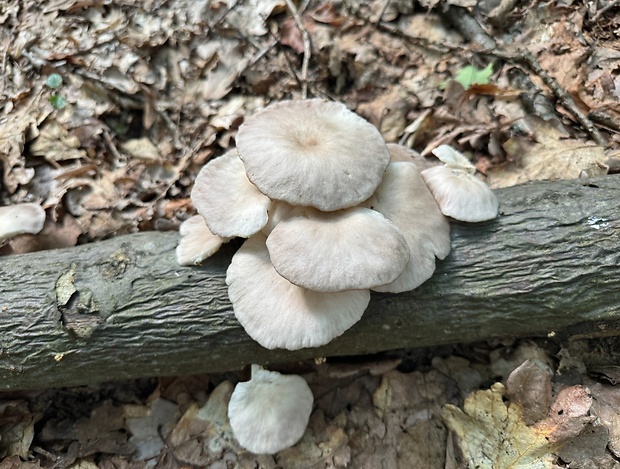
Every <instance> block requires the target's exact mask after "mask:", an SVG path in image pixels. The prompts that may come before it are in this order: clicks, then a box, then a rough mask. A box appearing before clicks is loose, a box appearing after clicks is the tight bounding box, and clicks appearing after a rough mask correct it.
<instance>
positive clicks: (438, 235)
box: [366, 162, 450, 293]
mask: <svg viewBox="0 0 620 469" xmlns="http://www.w3.org/2000/svg"><path fill="white" fill-rule="evenodd" d="M366 205H370V207H371V208H373V209H374V210H376V211H378V212H380V213H381V214H383V215H384V216H385V217H386V218H387V219H388V220H390V221H391V222H392V223H394V224H395V225H396V226H397V227H398V228H399V229H400V230H401V232H402V233H403V235H404V236H405V239H406V240H407V245H408V246H409V251H410V257H409V262H408V263H407V265H406V266H405V270H404V271H403V273H402V274H400V275H399V276H398V278H397V279H396V280H394V281H393V282H392V283H390V284H387V285H383V286H379V287H375V288H372V290H375V291H380V292H390V293H400V292H404V291H409V290H413V289H414V288H417V287H419V286H420V285H421V284H422V283H424V282H425V281H426V280H428V279H429V278H431V276H432V275H433V272H434V271H435V257H438V258H439V259H443V258H444V257H446V256H447V255H448V254H449V253H450V222H449V221H448V219H447V218H446V217H445V216H444V215H443V214H442V213H441V211H440V210H439V206H438V205H437V202H435V199H434V198H433V195H432V194H431V193H430V191H429V190H428V187H427V186H426V184H425V183H424V180H423V179H422V177H421V176H420V173H419V171H418V170H417V169H416V167H415V166H414V164H413V163H404V162H403V163H400V162H399V163H390V165H389V166H388V168H387V170H386V172H385V176H384V177H383V182H382V183H381V185H380V186H379V187H378V188H377V190H376V191H375V193H374V194H373V196H372V197H371V198H370V199H369V200H368V201H367V202H366Z"/></svg>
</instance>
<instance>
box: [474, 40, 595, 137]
mask: <svg viewBox="0 0 620 469" xmlns="http://www.w3.org/2000/svg"><path fill="white" fill-rule="evenodd" d="M486 53H489V54H492V55H500V56H502V55H503V56H504V57H503V58H506V59H509V60H513V61H520V62H522V63H525V64H526V65H527V66H528V67H529V68H530V69H531V70H532V71H533V72H534V73H535V74H536V75H538V76H539V77H540V78H541V80H542V81H544V82H545V84H546V85H547V86H548V87H549V88H550V89H551V91H553V93H554V94H555V95H556V97H557V98H558V100H559V101H560V103H562V106H564V107H565V108H566V109H567V110H568V111H569V112H570V113H571V114H572V115H573V116H575V119H577V121H578V122H579V123H580V124H581V125H582V126H583V127H584V128H585V129H586V131H587V132H588V134H590V137H592V140H594V141H595V142H596V143H597V144H598V145H607V140H606V139H605V137H604V136H603V134H601V133H600V132H599V131H598V129H597V128H596V126H595V125H594V124H593V123H592V121H591V120H590V119H588V116H586V115H585V114H584V113H583V112H581V109H579V107H578V106H577V105H576V104H575V101H574V100H573V98H571V97H570V95H569V94H568V93H567V92H566V91H564V88H562V87H561V86H560V84H559V83H558V82H557V80H556V79H555V78H553V77H552V76H551V75H549V74H548V73H547V71H546V70H545V69H544V68H542V66H541V65H540V64H539V63H538V60H536V58H535V57H534V56H533V55H532V53H531V52H530V51H523V52H521V53H520V54H498V53H497V51H488V52H486Z"/></svg>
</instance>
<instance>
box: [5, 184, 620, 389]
mask: <svg viewBox="0 0 620 469" xmlns="http://www.w3.org/2000/svg"><path fill="white" fill-rule="evenodd" d="M497 195H498V198H499V199H500V207H501V213H500V216H499V217H498V218H497V219H496V220H494V221H492V222H489V223H483V224H478V225H474V226H472V225H464V224H453V225H452V253H451V254H450V255H449V256H448V258H447V259H445V260H444V261H440V262H438V263H437V271H436V272H435V275H434V276H433V278H432V279H431V280H429V281H428V282H426V283H425V284H424V285H423V286H422V287H420V288H419V289H417V290H415V291H413V292H409V293H404V294H399V295H390V294H373V298H372V300H371V303H370V306H369V308H368V310H367V311H366V313H365V314H364V317H363V318H362V320H361V321H360V322H359V323H358V324H356V325H355V326H354V327H353V328H352V329H350V330H349V331H347V332H346V333H345V334H344V335H343V336H341V337H339V338H338V339H336V340H334V341H333V342H331V343H330V344H328V345H327V346H324V347H321V348H318V349H304V350H299V351H296V352H289V351H284V350H274V351H269V350H266V349H264V348H262V347H261V346H259V345H258V344H257V343H255V342H254V341H253V340H252V339H250V338H249V337H248V336H247V335H246V334H245V332H244V331H243V329H242V328H241V326H240V325H239V323H238V322H237V321H236V319H235V317H234V314H233V312H232V307H231V305H230V303H229V301H228V298H227V292H226V285H225V282H224V278H225V273H226V267H227V265H228V263H229V262H230V258H231V255H232V252H233V248H227V249H224V251H223V252H220V253H218V254H217V255H216V256H214V257H213V258H211V259H209V260H208V261H207V262H205V265H204V266H202V267H180V266H178V265H177V264H176V261H175V257H174V249H175V247H176V244H177V238H178V235H177V233H160V232H147V233H139V234H134V235H129V236H120V237H118V238H115V239H111V240H108V241H103V242H98V243H93V244H88V245H83V246H78V247H75V248H71V249H63V250H53V251H44V252H38V253H32V254H25V255H18V256H10V257H0V282H1V283H0V389H5V390H10V389H20V388H41V387H55V386H67V385H78V384H86V383H92V382H98V381H106V380H118V379H126V378H137V377H145V376H157V375H179V374H188V373H203V372H215V371H225V370H232V369H238V368H240V367H242V366H243V365H245V364H248V363H262V364H265V363H273V362H277V361H291V360H297V359H307V358H311V357H322V356H329V355H355V354H364V353H372V352H378V351H384V350H391V349H398V348H409V347H420V346H429V345H438V344H446V343H456V342H471V341H477V340H483V339H490V338H502V337H523V336H537V335H547V334H549V333H552V332H553V333H554V334H555V336H556V337H560V338H567V337H573V336H577V335H580V336H585V337H592V336H596V335H620V252H619V244H620V242H619V240H620V179H619V178H618V176H608V177H605V178H599V179H593V180H587V181H583V180H578V181H564V182H554V183H537V184H528V185H524V186H519V187H513V188H509V189H503V190H499V191H497Z"/></svg>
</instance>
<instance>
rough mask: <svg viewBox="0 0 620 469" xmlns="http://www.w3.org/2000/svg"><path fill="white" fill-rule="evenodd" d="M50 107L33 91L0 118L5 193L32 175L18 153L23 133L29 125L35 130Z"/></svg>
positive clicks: (24, 140) (40, 94)
mask: <svg viewBox="0 0 620 469" xmlns="http://www.w3.org/2000/svg"><path fill="white" fill-rule="evenodd" d="M52 110H53V109H52V107H51V106H50V105H49V104H48V103H46V102H45V100H44V97H43V96H42V93H41V92H39V91H33V92H32V93H31V94H30V96H28V97H27V98H25V99H23V100H21V101H19V102H18V103H15V105H14V107H13V109H12V110H11V112H10V113H9V114H8V115H7V116H5V118H3V119H0V161H1V162H2V166H3V169H4V181H3V182H4V186H5V187H6V188H7V190H8V193H9V194H12V193H14V192H15V191H16V190H17V187H18V186H20V185H24V184H28V182H30V180H31V179H32V178H33V176H34V169H32V168H27V167H26V160H25V158H24V156H23V154H22V152H23V150H24V145H25V143H26V137H27V133H28V130H29V129H31V128H33V129H36V128H37V127H38V126H39V124H40V123H41V122H42V121H43V120H44V119H45V118H46V117H47V116H48V115H49V114H50V113H51V112H52Z"/></svg>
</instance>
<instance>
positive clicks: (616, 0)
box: [591, 0, 620, 21]
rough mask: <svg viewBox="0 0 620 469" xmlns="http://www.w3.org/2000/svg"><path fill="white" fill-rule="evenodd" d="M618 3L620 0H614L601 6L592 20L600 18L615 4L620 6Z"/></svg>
mask: <svg viewBox="0 0 620 469" xmlns="http://www.w3.org/2000/svg"><path fill="white" fill-rule="evenodd" d="M618 3H620V0H614V1H613V2H611V3H608V4H607V5H605V6H604V7H603V8H601V9H600V10H599V11H597V12H596V15H594V16H593V17H592V20H591V21H596V20H598V19H599V18H600V17H601V16H602V15H603V13H605V12H607V11H609V10H611V9H612V8H613V7H615V6H618Z"/></svg>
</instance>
